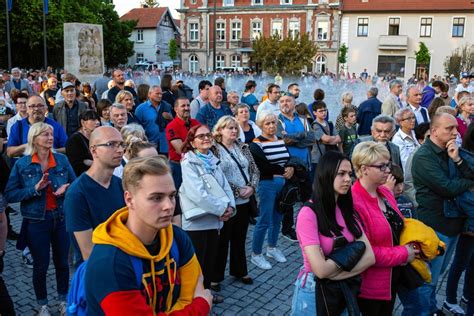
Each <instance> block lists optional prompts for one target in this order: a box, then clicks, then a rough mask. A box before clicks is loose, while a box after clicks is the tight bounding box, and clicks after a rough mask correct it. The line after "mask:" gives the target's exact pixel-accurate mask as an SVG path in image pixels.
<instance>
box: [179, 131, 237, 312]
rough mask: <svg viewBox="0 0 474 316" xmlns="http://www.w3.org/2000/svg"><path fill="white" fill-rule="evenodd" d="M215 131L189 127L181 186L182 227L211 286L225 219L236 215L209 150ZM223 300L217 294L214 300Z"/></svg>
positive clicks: (219, 168) (217, 301) (232, 194)
mask: <svg viewBox="0 0 474 316" xmlns="http://www.w3.org/2000/svg"><path fill="white" fill-rule="evenodd" d="M213 143H214V142H213V137H212V133H211V131H210V130H209V128H208V127H207V126H206V125H201V124H199V125H196V126H193V127H191V129H190V130H189V132H188V134H187V136H186V140H185V141H184V143H183V147H182V149H181V152H182V153H184V157H183V159H182V160H181V171H182V174H183V183H182V184H181V187H180V189H179V198H180V203H181V209H182V213H183V214H182V228H183V229H184V230H185V231H186V232H187V233H188V235H189V237H190V238H191V241H192V243H193V245H194V250H195V252H196V256H197V258H198V261H199V264H200V265H201V268H202V273H203V275H204V287H205V288H206V289H209V288H210V287H211V278H212V274H213V273H214V270H215V262H216V256H217V253H218V247H219V232H220V230H221V229H222V227H223V225H224V222H225V221H227V220H229V219H230V218H231V217H232V216H234V215H235V199H234V193H233V192H232V189H231V187H230V185H229V183H228V182H227V179H226V177H225V175H224V172H223V171H222V169H221V167H220V165H219V159H217V157H216V156H214V155H213V153H212V152H211V151H210V149H211V147H212V146H213ZM223 300H224V299H223V298H222V297H221V296H218V295H215V296H214V299H213V303H214V304H217V303H221V302H222V301H223Z"/></svg>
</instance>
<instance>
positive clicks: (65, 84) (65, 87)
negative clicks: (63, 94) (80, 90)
mask: <svg viewBox="0 0 474 316" xmlns="http://www.w3.org/2000/svg"><path fill="white" fill-rule="evenodd" d="M69 87H73V88H75V86H74V85H73V84H72V83H71V82H69V81H66V82H64V83H63V90H66V89H67V88H69Z"/></svg>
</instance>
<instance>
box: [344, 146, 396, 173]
mask: <svg viewBox="0 0 474 316" xmlns="http://www.w3.org/2000/svg"><path fill="white" fill-rule="evenodd" d="M382 158H385V159H390V153H389V152H388V149H387V147H385V145H383V144H380V143H376V142H373V141H366V142H362V143H359V144H357V146H355V148H354V152H353V153H352V165H353V166H354V169H355V172H356V175H357V178H360V177H361V176H362V173H361V170H360V169H361V167H362V166H363V165H365V166H369V165H372V164H374V163H375V162H376V161H377V160H379V159H382Z"/></svg>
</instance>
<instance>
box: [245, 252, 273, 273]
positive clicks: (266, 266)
mask: <svg viewBox="0 0 474 316" xmlns="http://www.w3.org/2000/svg"><path fill="white" fill-rule="evenodd" d="M250 261H251V262H252V263H253V264H254V265H256V266H257V267H259V268H260V269H263V270H270V269H271V268H272V265H271V264H270V262H268V261H267V259H265V258H264V257H263V255H262V254H260V255H252V259H250Z"/></svg>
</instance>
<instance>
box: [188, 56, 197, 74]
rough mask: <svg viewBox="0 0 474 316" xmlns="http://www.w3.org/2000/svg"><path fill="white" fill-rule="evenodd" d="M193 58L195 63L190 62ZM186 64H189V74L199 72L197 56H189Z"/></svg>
mask: <svg viewBox="0 0 474 316" xmlns="http://www.w3.org/2000/svg"><path fill="white" fill-rule="evenodd" d="M193 57H194V58H195V59H196V60H195V61H193V60H192V59H193ZM188 64H189V67H188V68H189V72H190V73H197V72H199V58H198V57H197V55H190V56H189V59H188Z"/></svg>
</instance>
